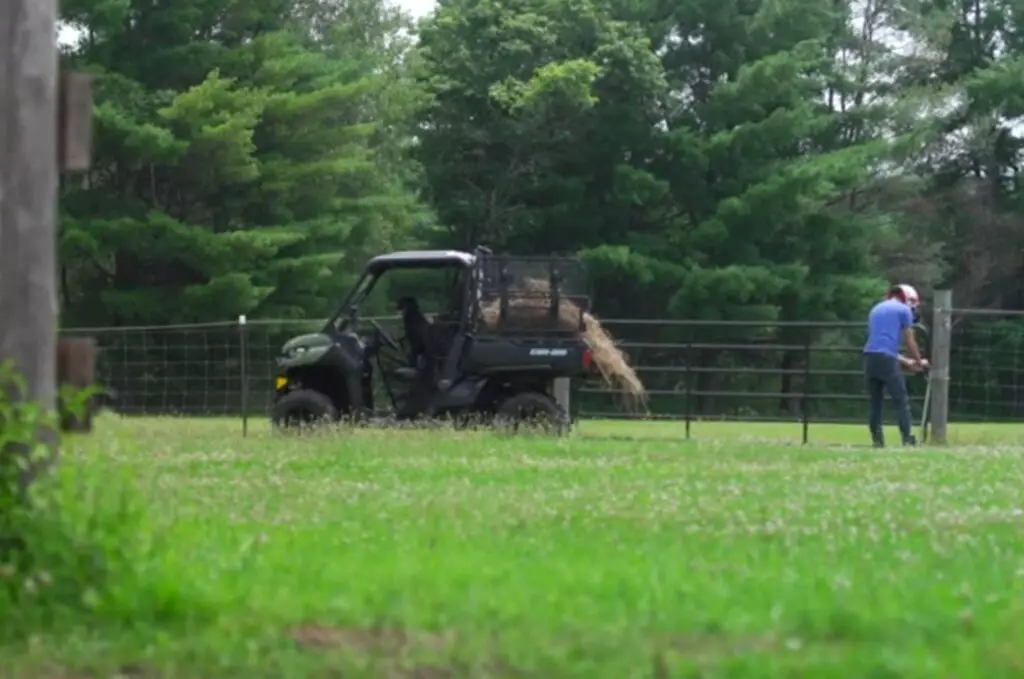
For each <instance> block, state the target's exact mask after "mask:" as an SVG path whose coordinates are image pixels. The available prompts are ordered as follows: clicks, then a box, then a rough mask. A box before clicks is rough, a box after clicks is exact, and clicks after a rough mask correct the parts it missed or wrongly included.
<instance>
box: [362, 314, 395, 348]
mask: <svg viewBox="0 0 1024 679" xmlns="http://www.w3.org/2000/svg"><path fill="white" fill-rule="evenodd" d="M370 325H372V326H373V331H374V333H376V335H377V337H379V338H380V339H382V340H383V341H384V344H386V345H388V346H389V347H391V348H392V349H394V350H395V351H401V350H402V347H401V346H399V344H398V342H396V341H395V338H394V337H392V336H391V335H389V334H388V332H387V331H386V330H385V329H384V328H382V327H380V323H378V322H377V321H375V320H373V319H372V318H371V319H370Z"/></svg>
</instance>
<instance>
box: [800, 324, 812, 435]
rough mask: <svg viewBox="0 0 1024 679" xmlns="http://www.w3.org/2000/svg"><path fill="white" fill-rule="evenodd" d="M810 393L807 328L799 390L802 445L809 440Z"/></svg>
mask: <svg viewBox="0 0 1024 679" xmlns="http://www.w3.org/2000/svg"><path fill="white" fill-rule="evenodd" d="M810 391H811V329H810V328H809V327H808V328H807V332H806V334H805V335H804V385H803V389H801V390H800V417H801V419H802V425H803V445H805V446H806V445H807V442H808V441H809V440H810V438H811V431H810V430H811V415H810Z"/></svg>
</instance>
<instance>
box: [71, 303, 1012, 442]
mask: <svg viewBox="0 0 1024 679" xmlns="http://www.w3.org/2000/svg"><path fill="white" fill-rule="evenodd" d="M958 318H959V319H962V320H961V321H960V322H958V323H957V324H956V326H955V331H954V335H955V339H954V347H955V349H954V353H953V363H952V370H951V372H952V379H951V388H950V394H951V396H950V401H951V420H954V421H955V420H974V421H977V420H981V421H995V420H1016V419H1019V418H1020V415H1021V408H1020V406H1021V404H1022V402H1024V391H1022V387H1024V376H1022V374H1021V373H1022V371H1024V362H1022V361H1021V349H1022V348H1024V316H1021V315H1014V316H1007V317H1005V318H1004V317H982V316H974V315H971V314H968V313H963V312H962V313H961V314H960V315H959V316H958ZM375 320H377V321H378V322H380V323H382V324H384V325H385V326H386V327H387V326H390V327H393V328H395V329H396V330H397V319H394V318H378V319H375ZM603 324H604V326H605V327H606V328H607V329H608V330H609V332H610V333H611V334H612V335H613V336H614V337H615V338H616V339H617V341H618V342H619V346H620V347H621V348H622V349H623V350H624V351H625V353H626V354H627V355H628V357H629V359H630V362H631V364H632V365H633V366H634V368H635V369H636V371H637V373H638V375H639V376H640V378H641V380H642V381H643V382H644V384H645V385H646V387H647V389H648V392H649V395H650V399H649V403H648V406H647V408H646V409H645V410H642V411H639V412H638V411H635V410H633V411H631V410H628V409H626V408H625V407H624V405H623V404H624V400H623V399H622V398H621V395H620V394H618V393H617V392H615V391H614V390H613V389H610V388H608V387H607V386H606V385H604V384H602V383H600V381H599V380H597V379H590V380H587V381H586V383H585V384H582V385H581V386H580V388H579V389H577V390H576V393H575V398H576V402H575V403H574V407H573V410H574V411H575V412H576V414H577V415H578V416H580V417H582V418H587V419H594V418H600V419H607V418H637V419H662V420H679V421H685V422H690V421H692V420H710V419H714V420H742V421H756V420H761V421H790V422H794V421H798V422H803V423H804V426H805V428H806V427H807V426H809V424H810V423H812V422H862V421H863V420H864V416H865V415H864V413H865V403H866V395H865V391H864V388H863V376H862V371H861V352H862V347H863V342H864V326H863V324H862V323H805V322H793V323H782V322H774V323H763V322H717V321H680V320H604V321H603ZM321 327H322V321H316V320H310V321H289V320H255V321H254V320H249V321H248V322H247V323H246V324H244V325H243V324H239V323H237V322H224V323H206V324H198V325H174V326H145V327H122V328H71V329H67V330H65V331H63V332H64V334H65V335H67V336H85V335H87V336H91V337H94V338H95V339H96V341H97V343H98V345H99V347H100V349H101V352H100V358H99V366H98V369H99V370H98V374H99V379H100V381H101V382H102V384H103V385H104V386H105V387H106V388H108V389H109V390H110V391H111V392H112V393H113V394H114V396H115V401H114V404H113V406H114V409H115V410H116V411H118V412H120V413H123V414H126V415H179V416H241V415H242V414H246V415H248V416H254V417H260V416H264V415H266V413H268V411H269V408H270V406H271V400H272V397H273V374H274V367H275V362H274V359H275V356H276V355H277V354H278V353H279V351H280V349H281V347H282V345H283V344H284V342H285V341H287V340H288V339H289V338H291V337H293V336H295V335H297V334H302V333H307V332H317V331H319V330H320V329H321ZM922 339H924V340H925V341H922V345H924V346H927V341H926V339H927V338H922ZM908 386H909V389H910V392H911V401H912V407H913V408H914V412H915V415H916V414H917V413H919V412H920V407H921V399H922V397H923V395H924V391H925V381H924V378H919V377H911V378H910V379H909V380H908ZM887 415H888V413H887Z"/></svg>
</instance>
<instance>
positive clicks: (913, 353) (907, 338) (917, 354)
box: [902, 307, 921, 365]
mask: <svg viewBox="0 0 1024 679" xmlns="http://www.w3.org/2000/svg"><path fill="white" fill-rule="evenodd" d="M902 320H903V341H904V342H906V343H907V353H909V354H910V360H911V361H913V362H914V364H916V365H921V350H920V349H918V347H917V338H916V337H914V314H913V312H911V311H910V308H909V307H908V308H907V313H906V315H904V316H903V319H902Z"/></svg>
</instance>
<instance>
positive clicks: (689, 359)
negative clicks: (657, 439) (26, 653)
mask: <svg viewBox="0 0 1024 679" xmlns="http://www.w3.org/2000/svg"><path fill="white" fill-rule="evenodd" d="M685 379H686V397H685V399H684V400H685V402H686V440H687V441H689V440H690V422H691V421H692V420H693V403H692V399H693V326H690V331H689V332H688V333H687V340H686V376H685Z"/></svg>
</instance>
